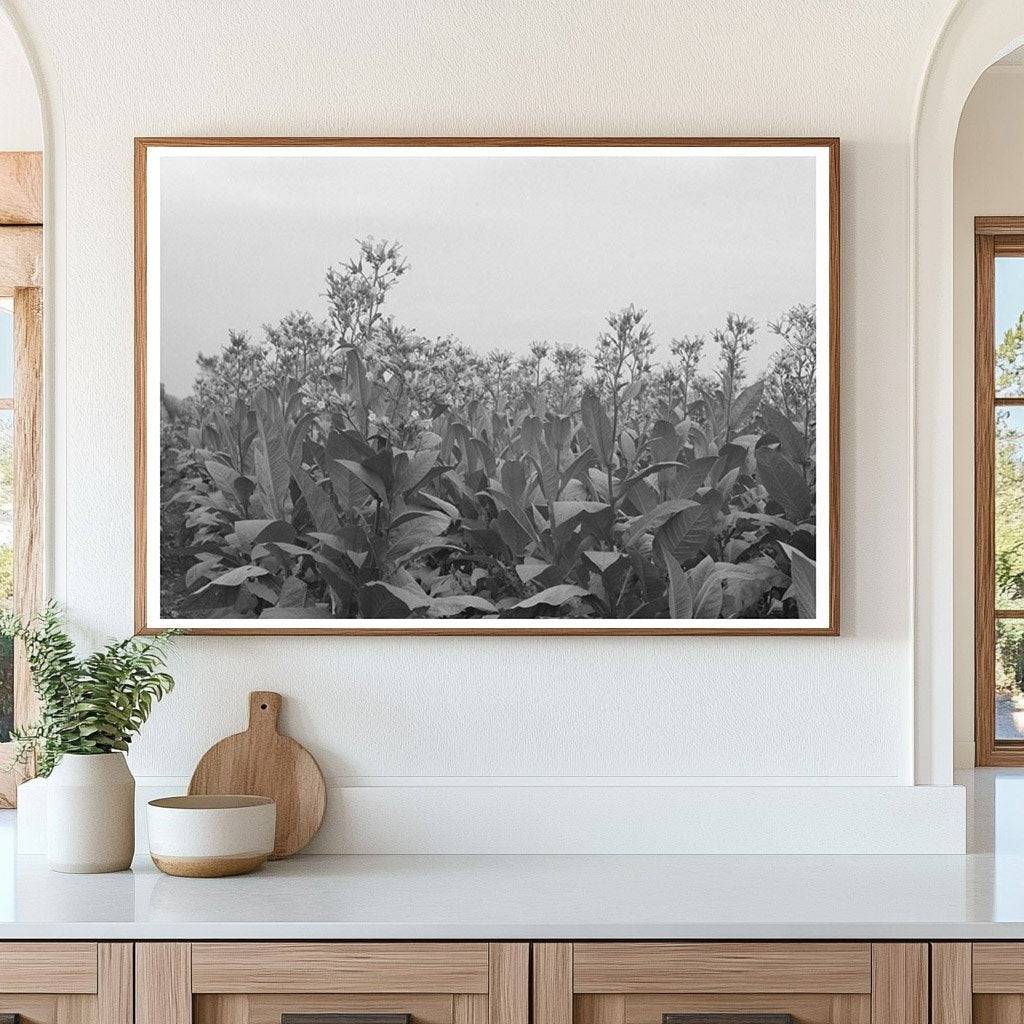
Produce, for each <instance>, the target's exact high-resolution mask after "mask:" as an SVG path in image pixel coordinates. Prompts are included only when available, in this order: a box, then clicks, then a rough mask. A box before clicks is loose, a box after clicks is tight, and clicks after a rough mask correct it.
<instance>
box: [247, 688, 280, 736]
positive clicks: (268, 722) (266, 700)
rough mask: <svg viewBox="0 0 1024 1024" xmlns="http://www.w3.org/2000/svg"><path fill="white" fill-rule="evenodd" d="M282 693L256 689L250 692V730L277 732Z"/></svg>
mask: <svg viewBox="0 0 1024 1024" xmlns="http://www.w3.org/2000/svg"><path fill="white" fill-rule="evenodd" d="M280 714H281V694H279V693H274V692H273V691H271V690H254V691H253V692H252V693H250V694H249V732H277V720H278V718H279V716H280Z"/></svg>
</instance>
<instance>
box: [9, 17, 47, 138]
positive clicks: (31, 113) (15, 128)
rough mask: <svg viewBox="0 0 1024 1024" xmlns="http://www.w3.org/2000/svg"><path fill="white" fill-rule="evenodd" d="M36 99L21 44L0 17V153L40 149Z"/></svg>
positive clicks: (41, 126) (30, 73) (30, 70)
mask: <svg viewBox="0 0 1024 1024" xmlns="http://www.w3.org/2000/svg"><path fill="white" fill-rule="evenodd" d="M42 148H43V123H42V118H41V116H40V110H39V96H38V93H37V92H36V84H35V82H34V81H33V78H32V69H31V68H30V67H29V64H28V60H27V58H26V56H25V51H24V50H23V49H22V45H21V41H20V40H19V39H18V36H17V34H16V33H15V31H14V27H13V26H12V25H11V23H10V21H8V19H7V18H6V17H4V16H3V15H2V14H0V151H10V150H40V149H42Z"/></svg>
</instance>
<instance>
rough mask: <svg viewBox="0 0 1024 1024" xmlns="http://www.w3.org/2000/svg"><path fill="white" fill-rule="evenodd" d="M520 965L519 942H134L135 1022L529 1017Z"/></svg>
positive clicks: (510, 1020)
mask: <svg viewBox="0 0 1024 1024" xmlns="http://www.w3.org/2000/svg"><path fill="white" fill-rule="evenodd" d="M529 966H530V962H529V945H528V944H527V943H521V942H491V943H487V942H358V943H347V942H196V943H139V944H138V945H137V946H136V987H137V998H136V1024H282V1018H283V1017H285V1016H288V1018H289V1021H290V1022H291V1024H306V1021H304V1020H303V1018H306V1020H308V1022H310V1024H312V1022H313V1021H315V1019H316V1018H317V1017H321V1018H322V1015H324V1014H358V1015H381V1014H386V1015H388V1016H389V1017H390V1016H393V1015H403V1014H408V1015H409V1016H410V1021H411V1024H529V984H530V983H529ZM295 1015H299V1019H298V1020H296V1017H295ZM366 1022H367V1019H366V1017H365V1016H363V1021H362V1022H360V1021H358V1020H355V1019H353V1020H352V1022H351V1024H366ZM340 1024H345V1022H340ZM380 1024H393V1022H388V1021H381V1022H380Z"/></svg>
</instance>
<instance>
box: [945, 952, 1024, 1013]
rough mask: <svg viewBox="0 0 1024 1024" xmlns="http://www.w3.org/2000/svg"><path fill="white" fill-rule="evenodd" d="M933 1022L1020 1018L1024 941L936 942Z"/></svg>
mask: <svg viewBox="0 0 1024 1024" xmlns="http://www.w3.org/2000/svg"><path fill="white" fill-rule="evenodd" d="M931 951H932V1022H933V1024H972V1022H973V1024H1017V1022H1020V1021H1022V1020H1024V942H973V943H971V942H934V943H932V947H931Z"/></svg>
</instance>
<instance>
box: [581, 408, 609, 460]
mask: <svg viewBox="0 0 1024 1024" xmlns="http://www.w3.org/2000/svg"><path fill="white" fill-rule="evenodd" d="M580 416H581V417H582V419H583V429H584V430H585V431H586V434H587V439H588V440H589V441H590V446H591V448H593V450H594V454H595V455H596V456H597V461H598V462H599V463H600V464H601V467H602V468H603V469H607V468H608V466H609V465H610V464H611V458H612V450H613V449H614V447H615V438H614V437H612V424H611V420H609V419H608V414H607V413H606V412H605V411H604V406H602V405H601V399H600V398H598V397H597V394H596V393H595V392H593V391H591V390H589V389H588V390H587V391H585V392H584V393H583V398H582V399H581V401H580Z"/></svg>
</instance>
